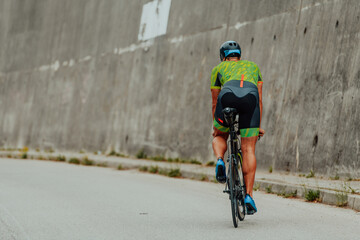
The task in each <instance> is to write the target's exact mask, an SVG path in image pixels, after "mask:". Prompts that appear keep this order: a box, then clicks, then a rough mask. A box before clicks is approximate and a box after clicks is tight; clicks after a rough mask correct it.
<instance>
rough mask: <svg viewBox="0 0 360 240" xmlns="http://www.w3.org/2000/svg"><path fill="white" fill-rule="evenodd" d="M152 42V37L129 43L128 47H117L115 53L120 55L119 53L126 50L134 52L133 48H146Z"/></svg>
mask: <svg viewBox="0 0 360 240" xmlns="http://www.w3.org/2000/svg"><path fill="white" fill-rule="evenodd" d="M153 44H154V40H153V39H150V40H148V41H146V42H142V43H140V44H131V45H130V46H128V47H125V48H119V49H118V51H117V54H119V55H121V54H123V53H127V52H134V51H135V50H138V49H146V48H149V47H151V46H152V45H153Z"/></svg>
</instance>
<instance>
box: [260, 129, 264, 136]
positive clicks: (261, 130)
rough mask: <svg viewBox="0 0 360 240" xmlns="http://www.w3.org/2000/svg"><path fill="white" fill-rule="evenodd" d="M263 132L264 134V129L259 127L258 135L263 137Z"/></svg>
mask: <svg viewBox="0 0 360 240" xmlns="http://www.w3.org/2000/svg"><path fill="white" fill-rule="evenodd" d="M264 134H265V130H264V129H262V128H259V136H260V137H263V136H264Z"/></svg>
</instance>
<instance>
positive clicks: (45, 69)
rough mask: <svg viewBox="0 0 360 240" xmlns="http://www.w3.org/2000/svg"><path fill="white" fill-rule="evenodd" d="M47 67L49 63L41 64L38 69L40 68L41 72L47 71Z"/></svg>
mask: <svg viewBox="0 0 360 240" xmlns="http://www.w3.org/2000/svg"><path fill="white" fill-rule="evenodd" d="M49 69H50V66H49V65H43V66H41V67H39V70H40V71H41V72H43V71H47V70H49Z"/></svg>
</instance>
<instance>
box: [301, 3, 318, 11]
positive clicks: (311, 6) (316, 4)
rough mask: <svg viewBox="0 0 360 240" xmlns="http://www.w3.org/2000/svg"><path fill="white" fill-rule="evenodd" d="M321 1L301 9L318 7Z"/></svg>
mask: <svg viewBox="0 0 360 240" xmlns="http://www.w3.org/2000/svg"><path fill="white" fill-rule="evenodd" d="M320 5H321V3H315V4H314V5H310V6H306V7H303V8H302V9H301V11H304V10H308V9H309V8H313V7H318V6H320Z"/></svg>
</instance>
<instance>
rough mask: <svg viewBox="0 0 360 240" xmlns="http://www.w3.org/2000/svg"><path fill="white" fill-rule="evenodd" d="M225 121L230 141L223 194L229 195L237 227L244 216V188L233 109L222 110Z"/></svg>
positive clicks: (234, 222) (236, 124)
mask: <svg viewBox="0 0 360 240" xmlns="http://www.w3.org/2000/svg"><path fill="white" fill-rule="evenodd" d="M223 113H224V116H225V121H226V122H227V123H228V125H229V129H230V134H229V135H230V139H229V141H228V146H229V147H228V149H229V152H228V157H227V162H228V166H229V167H228V173H227V179H226V184H225V190H224V191H223V192H224V193H228V194H229V199H230V202H231V213H232V220H233V224H234V227H235V228H237V227H238V221H239V220H240V221H243V220H244V219H245V215H246V206H245V196H246V186H245V181H244V174H243V171H242V159H243V158H242V153H241V148H240V146H241V144H240V136H239V135H240V130H239V128H238V116H239V115H238V112H237V110H236V109H235V108H228V107H227V108H225V109H224V110H223Z"/></svg>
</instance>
